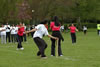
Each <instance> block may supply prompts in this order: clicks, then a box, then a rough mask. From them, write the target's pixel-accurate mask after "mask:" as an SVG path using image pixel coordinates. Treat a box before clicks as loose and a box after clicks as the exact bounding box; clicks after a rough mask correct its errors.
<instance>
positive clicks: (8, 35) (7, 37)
mask: <svg viewBox="0 0 100 67" xmlns="http://www.w3.org/2000/svg"><path fill="white" fill-rule="evenodd" d="M7 39H8V42H9V43H10V42H11V40H10V25H8V23H7V25H6V41H7Z"/></svg>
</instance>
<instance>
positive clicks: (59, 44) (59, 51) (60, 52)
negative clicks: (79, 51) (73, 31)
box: [58, 39, 63, 56]
mask: <svg viewBox="0 0 100 67" xmlns="http://www.w3.org/2000/svg"><path fill="white" fill-rule="evenodd" d="M58 55H59V56H62V55H63V54H62V50H61V40H60V39H59V41H58Z"/></svg>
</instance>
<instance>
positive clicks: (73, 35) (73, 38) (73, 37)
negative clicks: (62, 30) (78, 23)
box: [68, 24, 78, 44]
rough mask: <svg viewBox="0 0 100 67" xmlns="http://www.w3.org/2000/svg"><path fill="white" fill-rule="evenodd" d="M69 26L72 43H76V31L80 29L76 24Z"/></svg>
mask: <svg viewBox="0 0 100 67" xmlns="http://www.w3.org/2000/svg"><path fill="white" fill-rule="evenodd" d="M68 28H69V29H70V34H71V39H72V44H74V43H76V33H75V32H76V31H78V29H77V28H76V27H75V26H74V24H72V25H71V26H70V27H68Z"/></svg>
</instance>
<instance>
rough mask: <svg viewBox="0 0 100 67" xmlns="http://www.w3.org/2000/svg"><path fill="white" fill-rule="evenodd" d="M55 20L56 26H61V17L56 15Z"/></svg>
mask: <svg viewBox="0 0 100 67" xmlns="http://www.w3.org/2000/svg"><path fill="white" fill-rule="evenodd" d="M53 20H54V22H55V26H59V25H60V23H59V19H58V17H57V16H54V19H53Z"/></svg>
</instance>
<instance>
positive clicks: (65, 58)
mask: <svg viewBox="0 0 100 67" xmlns="http://www.w3.org/2000/svg"><path fill="white" fill-rule="evenodd" d="M60 59H64V60H72V61H79V59H73V58H71V57H65V56H62V57H60Z"/></svg>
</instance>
